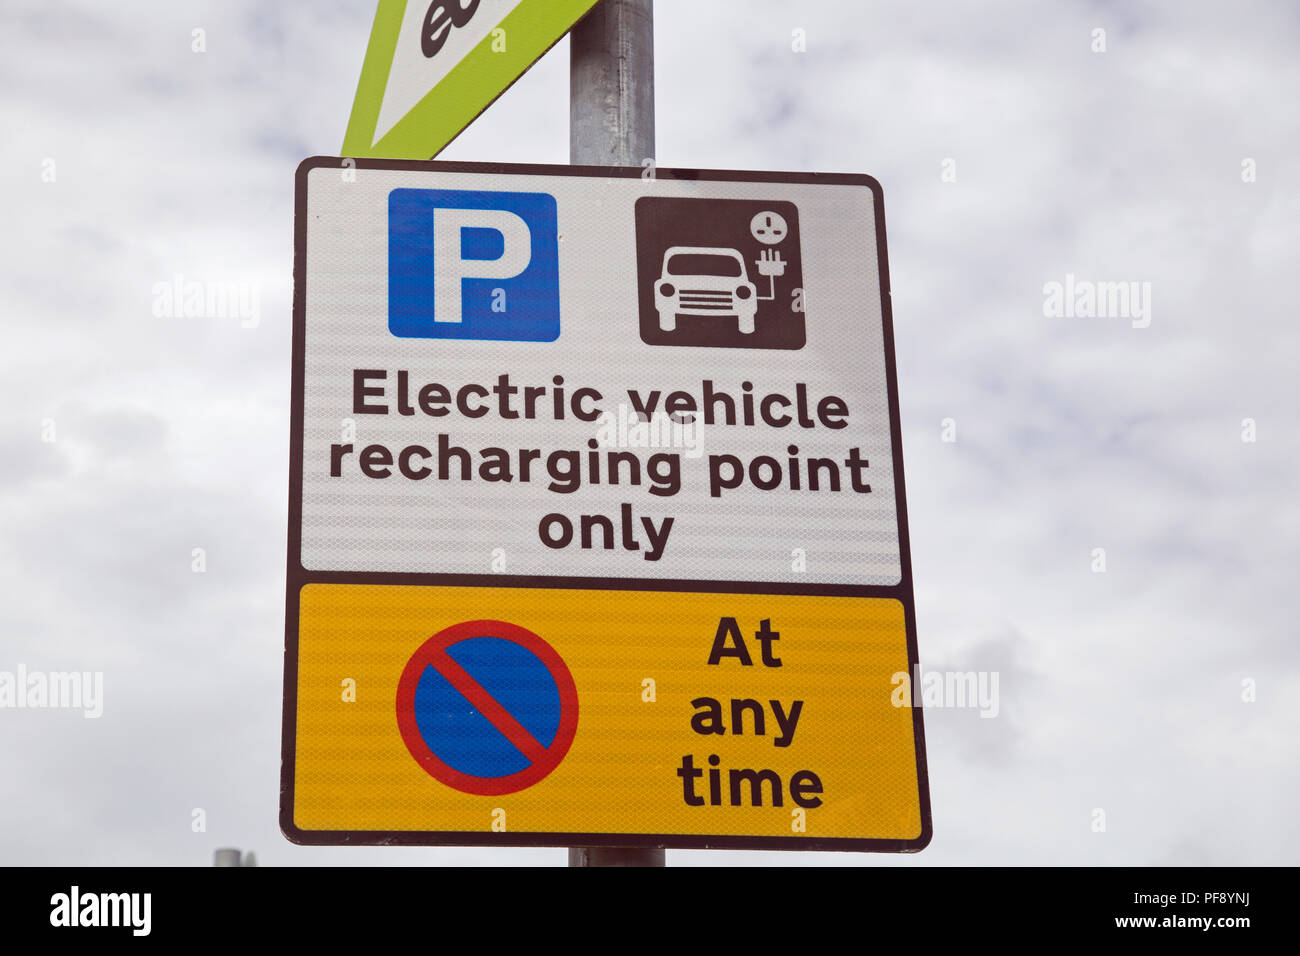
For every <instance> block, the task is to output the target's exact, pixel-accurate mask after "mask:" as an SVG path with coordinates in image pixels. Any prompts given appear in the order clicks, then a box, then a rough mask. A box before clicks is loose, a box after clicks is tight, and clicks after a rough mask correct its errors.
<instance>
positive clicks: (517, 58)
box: [343, 0, 597, 159]
mask: <svg viewBox="0 0 1300 956" xmlns="http://www.w3.org/2000/svg"><path fill="white" fill-rule="evenodd" d="M596 2H597V0H379V7H378V9H377V10H376V11H375V25H374V28H373V29H372V30H371V32H370V45H369V46H368V47H366V59H365V63H364V64H363V65H362V67H361V80H360V81H359V82H358V83H357V97H356V100H355V101H354V102H353V104H352V117H351V119H349V120H348V131H347V136H346V138H345V139H344V140H343V155H345V156H358V157H359V156H381V157H385V158H388V159H429V158H431V157H433V156H436V155H437V154H438V153H439V152H440V151H441V150H442V148H443V147H444V146H446V145H447V144H448V143H450V142H451V141H452V140H453V139H454V138H455V137H456V135H457V134H459V133H460V131H461V130H463V129H464V128H465V127H466V126H468V125H469V124H470V123H471V122H473V120H474V118H475V117H476V116H478V115H479V114H480V113H482V112H483V111H484V110H485V109H487V108H488V106H490V105H491V103H492V101H493V100H495V99H496V98H497V97H498V96H500V95H501V94H502V93H504V92H505V91H506V89H508V88H509V86H510V84H512V83H513V82H514V81H515V80H517V79H519V77H520V76H522V75H523V74H524V72H525V71H526V70H527V69H528V68H529V67H531V66H532V65H533V64H534V63H536V62H537V61H538V60H539V59H541V57H542V54H544V53H545V52H546V51H547V50H549V49H550V48H551V47H553V46H554V45H555V44H556V42H557V41H558V40H559V39H560V37H562V36H564V34H565V33H567V32H568V31H569V29H570V28H571V27H572V26H573V25H574V24H575V23H577V22H578V20H580V19H581V18H582V15H583V14H585V13H586V12H587V11H588V10H590V9H591V8H592V7H594V6H595V5H596Z"/></svg>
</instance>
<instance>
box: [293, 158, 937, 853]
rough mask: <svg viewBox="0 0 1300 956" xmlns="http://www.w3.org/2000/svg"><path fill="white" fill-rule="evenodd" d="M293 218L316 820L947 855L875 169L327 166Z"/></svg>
mask: <svg viewBox="0 0 1300 956" xmlns="http://www.w3.org/2000/svg"><path fill="white" fill-rule="evenodd" d="M295 229H296V253H295V268H294V274H295V280H296V281H295V292H294V347H293V355H294V357H293V420H292V429H293V430H292V448H291V455H290V524H289V555H288V594H287V618H286V675H285V723H284V760H283V781H282V783H283V785H282V794H283V799H282V806H281V826H282V828H283V830H284V832H285V833H286V835H287V836H289V838H290V839H292V840H295V841H298V842H303V843H326V844H328V843H413V844H420V843H425V844H439V843H446V844H452V843H455V844H484V845H492V844H503V845H543V846H573V845H577V846H676V847H735V848H774V849H837V850H916V849H920V848H921V847H923V846H925V845H926V843H927V842H928V841H929V837H930V811H929V793H928V783H927V778H926V767H925V748H924V741H923V733H922V723H921V714H920V710H919V708H915V707H913V706H912V699H911V697H912V695H910V694H909V693H908V692H907V688H908V687H910V675H911V674H914V673H915V672H916V670H915V668H916V664H917V649H916V631H915V612H914V602H913V594H912V579H911V569H910V553H909V545H908V535H907V521H906V509H905V498H904V491H903V473H902V454H901V439H900V436H899V426H898V396H897V386H896V382H895V373H894V359H893V335H892V325H891V318H890V307H889V292H888V288H889V286H888V272H887V265H886V256H885V235H884V211H883V206H882V198H881V192H880V187H879V185H878V184H877V183H876V182H875V181H874V180H872V179H870V178H869V177H866V176H858V175H818V174H785V173H753V172H718V171H707V170H663V169H661V170H658V172H657V175H656V176H655V178H642V176H641V170H640V169H636V168H633V169H623V168H617V169H616V168H609V169H605V168H595V167H575V166H505V165H487V164H457V163H436V162H435V163H430V162H403V161H389V160H362V161H358V162H355V163H352V162H349V161H346V160H341V159H333V158H316V159H310V160H307V161H305V162H304V163H303V164H302V165H301V166H300V167H299V172H298V180H297V208H296V220H295ZM900 688H902V689H901V690H900Z"/></svg>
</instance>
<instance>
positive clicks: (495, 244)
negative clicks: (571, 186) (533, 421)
mask: <svg viewBox="0 0 1300 956" xmlns="http://www.w3.org/2000/svg"><path fill="white" fill-rule="evenodd" d="M558 245H559V243H558V230H557V227H556V206H555V197H554V196H552V195H550V194H549V193H515V192H488V191H482V190H460V189H394V190H393V191H392V192H390V193H389V194H388V329H389V331H390V332H392V333H393V335H398V336H402V337H404V338H423V339H491V340H495V341H518V342H554V341H555V340H556V339H557V338H559V335H560V268H559V249H558Z"/></svg>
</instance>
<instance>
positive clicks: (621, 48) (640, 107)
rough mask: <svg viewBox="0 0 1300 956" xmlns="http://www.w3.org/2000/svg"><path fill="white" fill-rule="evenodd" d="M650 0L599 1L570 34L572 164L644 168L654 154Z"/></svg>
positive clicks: (651, 16) (652, 16)
mask: <svg viewBox="0 0 1300 956" xmlns="http://www.w3.org/2000/svg"><path fill="white" fill-rule="evenodd" d="M654 60H655V51H654V10H653V7H652V6H651V0H601V2H600V3H598V4H597V5H596V6H595V7H593V8H592V10H591V12H590V13H588V14H587V15H586V16H585V17H583V18H582V20H580V21H579V22H578V23H577V25H576V26H574V28H573V30H572V32H571V33H570V34H569V162H571V163H574V164H575V165H580V166H640V165H641V164H642V163H644V162H645V161H646V160H647V159H654V155H655V64H654Z"/></svg>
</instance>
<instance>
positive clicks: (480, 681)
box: [397, 621, 578, 794]
mask: <svg viewBox="0 0 1300 956" xmlns="http://www.w3.org/2000/svg"><path fill="white" fill-rule="evenodd" d="M397 725H398V727H399V728H400V729H401V732H402V739H403V740H404V741H405V742H406V749H407V750H409V751H410V752H411V756H412V757H414V758H415V759H416V761H418V762H419V763H420V765H421V766H422V767H424V769H425V770H426V771H428V772H429V774H430V775H431V776H432V777H434V778H435V779H437V780H440V781H441V782H443V783H445V784H447V786H449V787H452V788H454V789H456V790H459V791H461V792H462V793H474V794H506V793H514V792H516V791H518V790H523V789H525V788H526V787H531V786H532V785H533V784H535V783H537V781H539V780H541V779H542V778H544V777H545V776H546V775H547V774H549V773H550V772H551V771H552V770H554V769H555V768H556V767H557V766H558V765H559V763H560V761H561V760H563V759H564V755H565V754H566V753H568V750H569V745H570V744H572V743H573V733H574V731H575V730H576V729H577V727H578V692H577V690H576V689H575V687H574V685H573V676H572V675H571V674H570V673H569V669H568V668H567V667H565V665H564V661H562V660H561V659H560V656H559V655H558V654H556V653H555V650H554V649H553V648H552V647H551V646H550V645H549V644H547V643H546V642H545V641H543V640H542V639H541V638H540V637H538V636H537V635H536V634H534V633H532V632H531V631H526V630H524V629H523V628H522V627H517V626H515V625H513V624H510V623H507V622H505V621H466V622H465V623H463V624H456V625H454V626H452V627H449V628H447V629H446V630H445V631H442V632H440V633H438V634H435V635H434V636H433V637H431V638H429V640H427V641H425V642H424V643H423V644H422V645H420V648H419V649H418V650H417V651H416V652H415V653H414V654H413V655H412V656H411V659H410V660H409V661H407V663H406V667H405V669H404V670H403V671H402V677H401V680H400V681H398V684H397Z"/></svg>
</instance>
